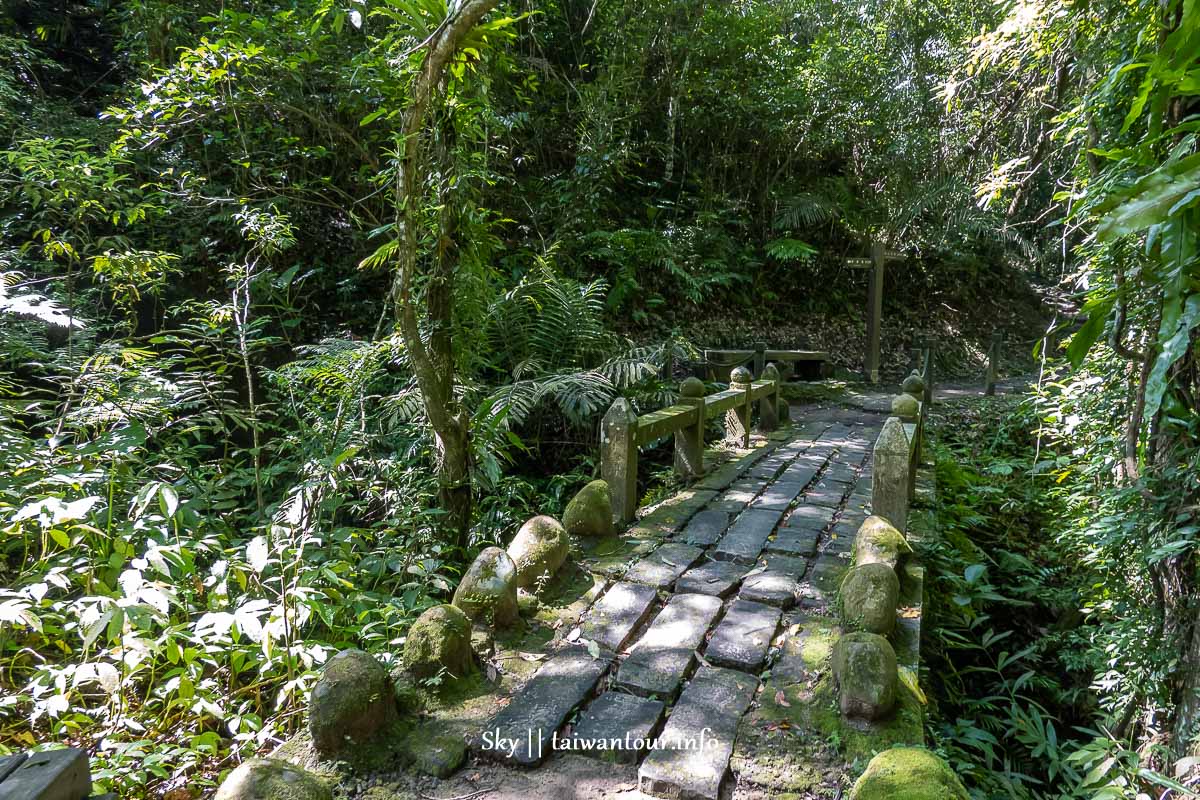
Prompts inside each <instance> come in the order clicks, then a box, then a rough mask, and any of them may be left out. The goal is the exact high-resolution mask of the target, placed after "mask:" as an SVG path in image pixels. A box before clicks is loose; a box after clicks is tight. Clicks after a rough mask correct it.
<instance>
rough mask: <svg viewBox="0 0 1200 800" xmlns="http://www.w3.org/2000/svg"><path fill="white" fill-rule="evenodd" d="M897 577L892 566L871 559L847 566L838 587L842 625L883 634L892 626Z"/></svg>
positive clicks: (896, 593)
mask: <svg viewBox="0 0 1200 800" xmlns="http://www.w3.org/2000/svg"><path fill="white" fill-rule="evenodd" d="M899 604H900V579H899V578H897V577H896V570H894V569H892V568H891V567H889V566H888V565H887V564H883V563H880V562H875V563H872V564H862V565H860V566H857V567H851V568H850V570H849V571H847V572H846V577H845V578H842V586H841V588H840V589H838V609H839V610H840V611H841V615H842V625H843V626H845V627H846V628H848V629H850V630H863V631H867V632H868V633H878V634H882V635H884V636H886V635H887V634H889V633H891V632H892V628H894V627H895V626H896V607H897V606H898V605H899Z"/></svg>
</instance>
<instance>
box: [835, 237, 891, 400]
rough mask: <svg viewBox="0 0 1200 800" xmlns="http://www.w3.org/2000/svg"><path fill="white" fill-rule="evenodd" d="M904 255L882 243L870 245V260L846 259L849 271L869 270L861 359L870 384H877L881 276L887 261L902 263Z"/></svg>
mask: <svg viewBox="0 0 1200 800" xmlns="http://www.w3.org/2000/svg"><path fill="white" fill-rule="evenodd" d="M904 259H905V255H904V254H903V253H899V252H897V251H895V250H888V249H887V248H886V247H884V246H883V243H882V242H879V241H876V242H874V243H873V244H872V245H871V257H870V258H847V259H846V266H847V267H850V268H851V269H870V270H871V277H870V279H869V281H868V283H867V349H866V353H865V354H864V357H863V375H864V376H865V377H866V379H867V380H869V381H870V382H871V383H879V337H880V331H881V327H882V324H883V276H884V268H885V267H886V265H887V262H889V261H903V260H904Z"/></svg>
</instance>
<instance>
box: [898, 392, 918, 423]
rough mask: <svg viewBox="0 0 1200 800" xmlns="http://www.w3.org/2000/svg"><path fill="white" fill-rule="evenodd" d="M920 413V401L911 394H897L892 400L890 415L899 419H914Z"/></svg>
mask: <svg viewBox="0 0 1200 800" xmlns="http://www.w3.org/2000/svg"><path fill="white" fill-rule="evenodd" d="M920 413H921V401H920V400H918V399H917V398H915V397H913V396H912V395H911V394H898V395H896V396H895V397H893V398H892V414H893V415H894V416H897V417H900V418H901V419H906V420H908V419H916V418H917V415H918V414H920Z"/></svg>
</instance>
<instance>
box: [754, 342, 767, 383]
mask: <svg viewBox="0 0 1200 800" xmlns="http://www.w3.org/2000/svg"><path fill="white" fill-rule="evenodd" d="M766 366H767V343H766V342H755V343H754V370H753V372H752V373H751V374H752V375H753V377H754V378H755V379H756V380H757V379H758V378H761V377H762V374H763V370H764V369H765V368H766Z"/></svg>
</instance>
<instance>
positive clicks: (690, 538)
mask: <svg viewBox="0 0 1200 800" xmlns="http://www.w3.org/2000/svg"><path fill="white" fill-rule="evenodd" d="M731 519H732V515H731V514H729V513H728V512H725V511H714V510H712V509H709V510H706V511H701V512H700V513H699V514H697V515H696V516H694V517H692V518H691V520H690V521H689V522H688V524H687V526H686V527H684V529H683V531H681V532H680V534H679V536H678V537H676V538H678V539H679V540H680V541H683V542H685V543H687V544H690V545H692V546H694V547H708V546H709V545H713V544H716V543H717V540H719V539H720V538H721V534H723V533H724V532H725V529H726V528H728V527H729V522H730V520H731Z"/></svg>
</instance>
